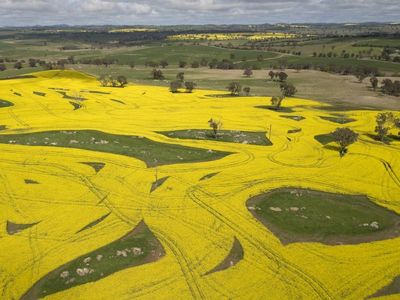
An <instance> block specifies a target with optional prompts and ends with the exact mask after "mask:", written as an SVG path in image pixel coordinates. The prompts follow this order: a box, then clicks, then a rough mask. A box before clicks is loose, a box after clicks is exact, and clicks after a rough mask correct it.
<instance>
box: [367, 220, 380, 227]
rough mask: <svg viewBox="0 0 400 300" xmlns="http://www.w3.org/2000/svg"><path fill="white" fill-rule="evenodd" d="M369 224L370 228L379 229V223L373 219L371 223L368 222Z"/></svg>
mask: <svg viewBox="0 0 400 300" xmlns="http://www.w3.org/2000/svg"><path fill="white" fill-rule="evenodd" d="M369 226H371V227H372V228H375V229H379V223H378V222H376V221H374V222H372V223H371V224H369Z"/></svg>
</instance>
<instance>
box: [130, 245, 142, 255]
mask: <svg viewBox="0 0 400 300" xmlns="http://www.w3.org/2000/svg"><path fill="white" fill-rule="evenodd" d="M132 252H133V255H134V256H137V255H141V254H143V251H142V249H141V248H139V247H133V248H132Z"/></svg>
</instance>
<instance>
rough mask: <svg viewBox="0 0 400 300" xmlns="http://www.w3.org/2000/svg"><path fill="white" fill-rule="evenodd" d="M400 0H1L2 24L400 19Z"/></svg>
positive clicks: (290, 21) (0, 21)
mask: <svg viewBox="0 0 400 300" xmlns="http://www.w3.org/2000/svg"><path fill="white" fill-rule="evenodd" d="M399 7H400V5H398V0H381V1H376V0H351V1H350V0H282V1H279V0H247V1H246V0H187V1H181V0H147V1H146V0H0V25H3V26H8V25H36V24H43V25H48V24H60V23H63V24H65V23H67V24H71V25H75V24H112V23H116V24H179V23H193V24H199V23H266V22H269V23H274V22H287V23H294V22H348V21H352V22H362V21H400V17H399V16H400V8H399Z"/></svg>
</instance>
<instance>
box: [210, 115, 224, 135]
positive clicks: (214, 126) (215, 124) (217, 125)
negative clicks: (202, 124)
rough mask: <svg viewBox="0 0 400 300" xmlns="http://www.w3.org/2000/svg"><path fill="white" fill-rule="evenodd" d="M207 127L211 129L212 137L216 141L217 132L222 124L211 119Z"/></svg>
mask: <svg viewBox="0 0 400 300" xmlns="http://www.w3.org/2000/svg"><path fill="white" fill-rule="evenodd" d="M208 125H209V126H210V127H211V129H212V132H213V136H214V138H215V139H216V138H217V136H218V131H219V130H221V128H222V122H221V121H217V120H214V119H213V118H211V119H210V120H208Z"/></svg>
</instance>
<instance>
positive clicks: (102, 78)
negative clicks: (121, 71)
mask: <svg viewBox="0 0 400 300" xmlns="http://www.w3.org/2000/svg"><path fill="white" fill-rule="evenodd" d="M99 82H100V84H101V86H108V77H107V76H105V75H101V76H100V78H99Z"/></svg>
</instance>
